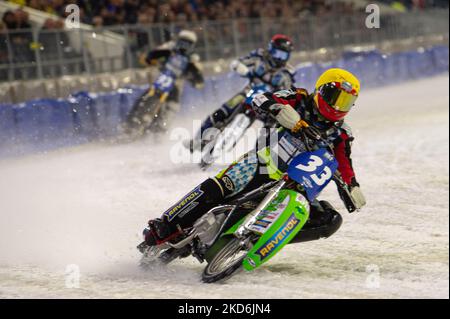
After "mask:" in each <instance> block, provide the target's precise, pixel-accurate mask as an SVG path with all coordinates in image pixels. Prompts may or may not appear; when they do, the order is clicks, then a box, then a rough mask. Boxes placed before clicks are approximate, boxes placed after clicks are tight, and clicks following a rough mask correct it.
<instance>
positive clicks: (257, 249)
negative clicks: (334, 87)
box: [138, 128, 355, 283]
mask: <svg viewBox="0 0 450 319" xmlns="http://www.w3.org/2000/svg"><path fill="white" fill-rule="evenodd" d="M304 130H308V128H305V129H304ZM309 135H310V136H313V135H314V133H313V134H309ZM316 138H317V139H320V137H319V135H316ZM337 168H338V163H337V160H336V158H335V157H334V155H333V152H332V150H331V149H330V147H329V146H328V147H321V148H319V149H317V150H312V148H309V147H308V148H307V151H306V152H303V153H300V154H299V155H297V156H296V157H295V158H294V159H293V160H292V162H291V163H290V165H289V167H288V170H287V172H286V173H285V174H281V173H280V179H279V180H276V181H272V182H269V183H267V184H264V185H262V186H261V187H259V188H258V189H255V190H253V191H250V192H248V193H246V194H243V195H239V196H238V198H231V199H229V200H227V201H226V202H224V203H223V204H222V205H220V206H217V207H215V208H213V209H211V210H210V211H209V212H208V213H206V214H205V215H203V216H202V217H201V218H200V219H198V220H197V221H196V222H195V223H194V225H193V226H192V227H190V228H187V229H183V230H182V231H183V235H182V237H181V239H180V240H177V241H176V242H171V241H168V242H165V243H163V244H161V245H159V246H152V247H149V246H147V245H146V244H145V242H143V243H141V244H140V245H139V246H138V249H139V250H140V251H141V253H142V254H143V256H142V259H141V265H142V266H144V267H148V266H149V265H152V264H153V263H154V262H155V261H157V262H161V263H163V264H168V263H170V262H171V261H173V260H175V259H177V258H185V257H188V256H193V257H196V258H197V259H198V260H199V261H200V262H201V263H203V262H205V261H206V262H207V265H206V267H205V269H204V271H203V274H202V280H203V282H205V283H213V282H217V281H220V280H224V279H227V278H229V277H230V276H232V275H233V274H234V273H235V272H236V271H238V270H242V269H243V270H246V271H254V270H256V269H258V268H259V267H261V266H262V265H263V264H265V263H267V262H268V261H269V260H271V259H272V258H273V257H274V256H275V255H276V254H278V253H279V252H280V251H281V250H282V249H283V247H285V246H286V245H287V244H289V243H290V242H291V241H292V240H293V239H294V237H296V236H297V235H298V234H299V232H300V231H302V234H303V232H305V233H304V235H305V240H304V241H309V240H315V239H319V238H320V237H318V238H313V237H314V236H310V234H309V235H308V230H307V229H306V228H305V229H304V226H305V224H306V223H307V221H308V218H309V211H310V203H312V202H314V201H315V200H316V199H317V197H318V195H319V194H320V193H321V191H322V190H323V189H324V188H325V187H326V186H327V185H328V184H329V183H330V182H331V181H332V180H335V181H336V182H337V185H338V187H341V188H342V190H343V191H344V193H346V194H347V196H348V198H349V199H350V200H351V197H350V195H349V194H350V193H349V189H348V187H347V186H346V184H345V183H344V182H343V181H342V178H341V177H340V175H339V173H338V172H337ZM347 208H348V209H349V211H350V212H352V211H354V210H355V209H354V206H353V207H351V205H350V206H347ZM339 226H340V223H339V225H338V226H337V228H339ZM337 228H336V230H337ZM147 230H148V231H150V230H149V229H147ZM310 231H312V230H310ZM302 234H301V235H302ZM308 237H309V238H308ZM295 242H302V240H298V238H296V240H295Z"/></svg>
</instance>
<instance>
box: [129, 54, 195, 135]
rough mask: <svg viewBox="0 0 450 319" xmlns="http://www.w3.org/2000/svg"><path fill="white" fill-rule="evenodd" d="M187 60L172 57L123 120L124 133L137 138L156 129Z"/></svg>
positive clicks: (175, 56) (178, 56)
mask: <svg viewBox="0 0 450 319" xmlns="http://www.w3.org/2000/svg"><path fill="white" fill-rule="evenodd" d="M188 62H189V61H188V58H187V57H184V56H181V55H173V56H171V57H170V58H169V60H168V62H167V63H166V65H165V66H164V67H163V68H162V70H161V71H160V73H159V75H158V77H157V78H156V80H155V81H154V82H153V83H152V85H151V86H150V88H149V89H148V90H147V91H145V92H144V93H143V94H142V95H141V96H140V97H139V98H138V99H137V100H136V102H135V103H134V105H133V107H132V109H131V111H130V112H129V113H128V115H127V118H126V120H125V133H126V134H127V135H128V136H135V137H139V136H142V135H144V134H145V133H146V132H148V131H151V130H152V129H154V128H156V127H158V120H159V117H160V114H161V112H162V110H163V109H164V108H165V107H167V102H168V99H169V98H170V96H171V95H172V94H174V93H176V92H175V91H176V90H177V87H176V81H177V78H178V76H179V75H181V74H182V73H183V72H184V70H185V69H186V67H187V65H188Z"/></svg>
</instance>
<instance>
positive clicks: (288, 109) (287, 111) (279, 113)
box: [270, 104, 301, 130]
mask: <svg viewBox="0 0 450 319" xmlns="http://www.w3.org/2000/svg"><path fill="white" fill-rule="evenodd" d="M270 111H271V112H272V113H273V114H274V115H275V119H276V120H277V121H278V123H280V125H281V126H283V127H285V128H287V129H289V130H292V129H294V128H295V127H296V126H297V124H298V123H299V122H300V120H301V118H300V114H298V112H297V111H296V110H294V108H293V107H292V106H290V105H285V104H274V105H272V106H271V107H270Z"/></svg>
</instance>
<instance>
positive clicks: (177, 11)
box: [9, 0, 448, 26]
mask: <svg viewBox="0 0 450 319" xmlns="http://www.w3.org/2000/svg"><path fill="white" fill-rule="evenodd" d="M9 1H10V2H15V3H18V4H21V5H26V6H29V7H31V8H34V9H37V10H42V11H45V12H48V13H52V14H56V15H59V16H61V17H64V16H66V15H67V14H68V13H67V12H65V8H66V6H67V5H68V4H77V5H78V6H79V7H80V9H81V19H82V22H84V23H87V24H92V25H95V26H111V25H118V24H136V23H142V24H148V23H173V22H185V21H188V22H196V21H199V20H220V19H230V18H258V17H268V18H270V17H280V16H282V17H287V18H289V17H296V16H299V15H311V14H313V15H319V16H323V15H327V14H329V13H338V14H339V13H351V12H353V11H354V10H355V8H354V6H353V4H352V2H349V1H343V0H333V1H330V0H277V1H273V0H97V1H89V0H9ZM382 1H383V0H382ZM384 2H386V3H388V4H392V5H393V6H394V7H396V8H402V7H404V8H405V9H424V8H427V7H430V6H436V5H444V6H445V3H446V5H447V7H448V1H447V0H384Z"/></svg>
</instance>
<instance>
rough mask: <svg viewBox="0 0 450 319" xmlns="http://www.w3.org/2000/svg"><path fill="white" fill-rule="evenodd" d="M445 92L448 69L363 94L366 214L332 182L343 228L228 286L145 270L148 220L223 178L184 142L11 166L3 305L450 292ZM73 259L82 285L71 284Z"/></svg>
mask: <svg viewBox="0 0 450 319" xmlns="http://www.w3.org/2000/svg"><path fill="white" fill-rule="evenodd" d="M448 85H449V79H448V76H447V75H446V76H441V77H436V78H432V79H427V80H423V81H419V82H411V83H408V84H403V85H399V86H394V87H389V88H383V89H379V90H370V91H364V92H363V93H362V96H361V98H360V100H359V101H358V107H357V108H356V109H355V111H354V113H353V114H352V117H351V118H350V119H349V123H350V124H351V125H352V127H353V130H354V135H355V136H356V138H357V139H356V141H355V143H354V155H353V157H354V165H355V168H356V170H357V172H358V176H359V181H360V183H361V185H362V188H363V190H364V192H365V193H366V196H367V199H368V206H367V208H365V209H364V211H362V212H360V213H357V214H352V215H350V214H347V213H346V212H344V210H343V206H342V204H341V203H340V201H339V199H338V196H337V195H336V192H335V188H334V187H333V186H332V187H330V189H329V190H327V191H326V193H324V194H323V198H327V199H329V200H331V201H332V202H333V203H334V204H335V205H336V206H337V207H338V208H339V209H340V210H341V211H342V212H343V217H344V225H343V226H342V228H341V229H340V231H339V232H338V233H336V234H335V235H334V236H333V237H331V238H329V239H327V240H321V241H318V242H311V243H304V244H297V245H291V246H289V247H287V248H286V249H284V250H283V251H282V252H281V253H280V254H279V255H278V256H277V257H276V258H274V259H273V260H272V261H271V262H270V263H268V264H267V265H265V266H264V267H262V268H261V269H259V270H258V271H255V272H254V273H241V274H239V275H237V276H235V277H234V278H232V279H231V280H229V281H227V282H226V283H224V284H214V285H205V284H202V283H201V282H200V274H201V271H202V269H203V267H204V265H201V264H199V263H198V262H197V261H196V260H194V259H184V260H182V261H177V262H175V263H174V264H172V265H170V266H169V267H167V268H156V269H154V270H153V271H150V272H144V271H142V270H140V269H139V268H138V267H137V261H138V259H139V254H138V252H137V251H136V249H135V246H136V245H137V244H138V243H139V242H140V240H141V230H142V228H143V227H144V226H145V223H146V221H147V220H148V219H149V218H150V217H157V216H159V215H160V214H161V212H162V211H164V210H165V209H166V208H168V207H169V206H170V205H171V204H173V202H174V201H176V200H177V199H178V198H179V197H180V196H182V195H184V194H185V193H187V192H188V191H189V190H190V189H191V188H192V187H194V186H195V185H196V184H198V183H199V182H201V181H202V180H203V179H204V178H205V177H207V176H208V175H211V174H212V173H213V172H207V173H205V172H201V171H200V170H199V169H198V168H197V167H196V166H195V165H189V164H177V165H175V164H172V163H171V161H170V155H169V154H170V152H171V150H173V148H172V146H173V143H174V142H173V141H167V140H166V141H164V140H161V139H159V140H158V141H155V139H153V138H149V139H147V140H145V141H140V142H136V143H131V144H124V145H112V144H108V143H103V144H101V143H98V144H95V145H86V146H81V147H76V148H72V149H68V150H60V151H57V152H52V153H48V154H41V155H35V156H30V157H26V158H21V159H11V160H6V161H2V162H0V216H1V217H0V218H1V223H0V298H5V297H13V298H14V297H38V298H40V297H50V298H55V297H68V298H71V297H88V298H100V297H106V298H119V297H120V298H126V297H130V298H314V297H320V298H332V297H337V298H354V297H358V298H391V297H393V298H400V297H407V298H418V297H425V298H433V297H445V298H448V297H449V267H448V261H449V245H448V244H449V233H448V229H449V225H448V223H449V131H448V130H449V92H448ZM187 123H188V121H186V119H183V125H184V126H186V127H188V126H189V125H188V124H187ZM71 264H76V265H78V266H79V268H80V271H81V279H80V288H79V289H68V288H66V286H65V284H66V279H67V277H66V274H65V271H66V267H67V265H71Z"/></svg>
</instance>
